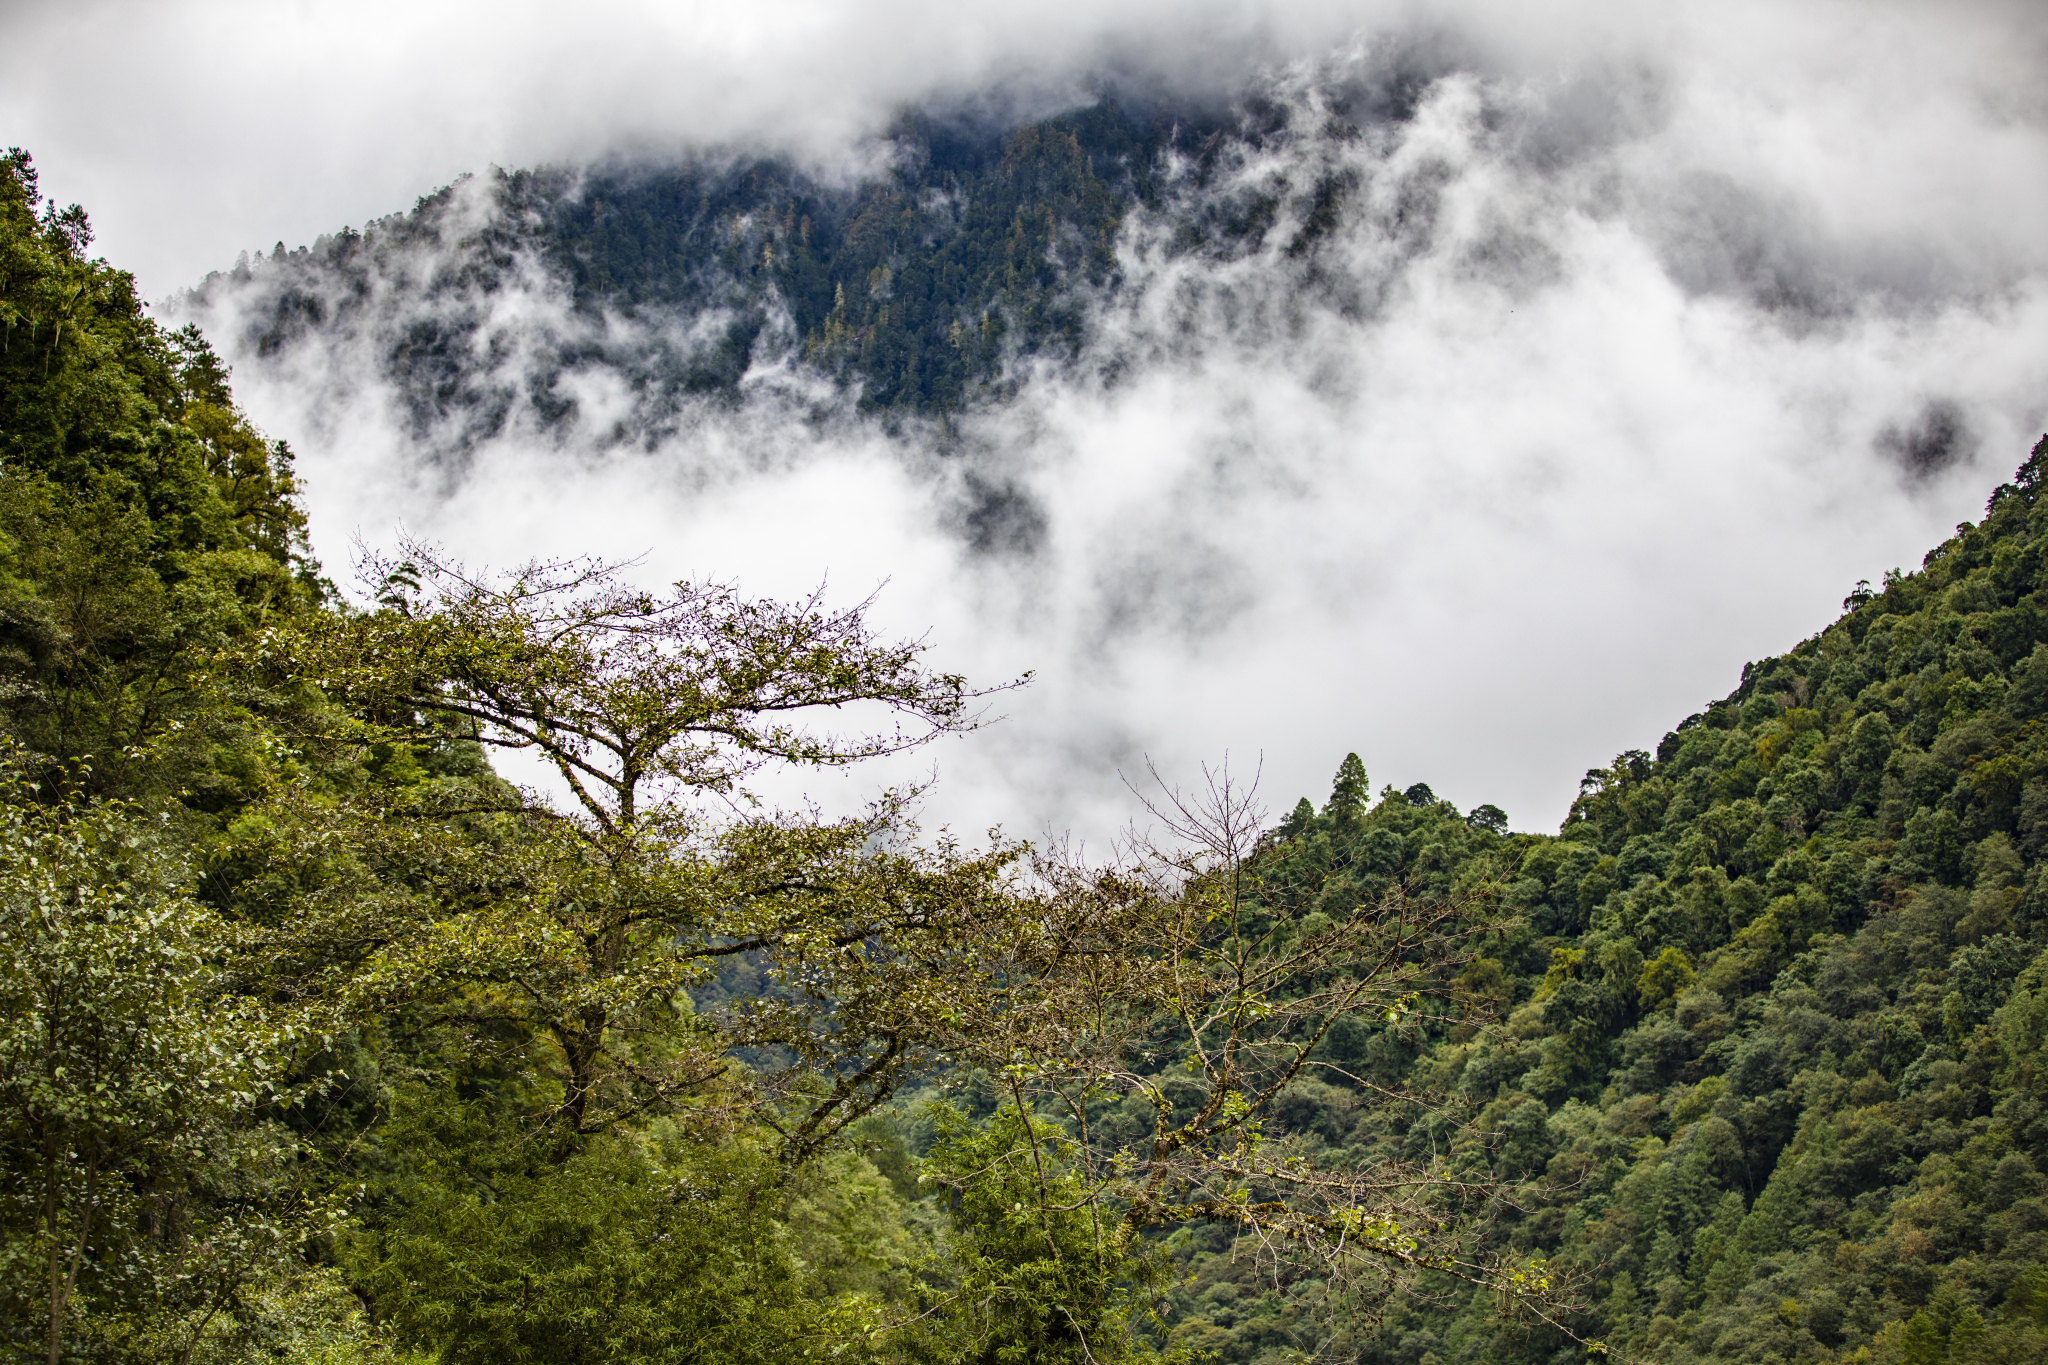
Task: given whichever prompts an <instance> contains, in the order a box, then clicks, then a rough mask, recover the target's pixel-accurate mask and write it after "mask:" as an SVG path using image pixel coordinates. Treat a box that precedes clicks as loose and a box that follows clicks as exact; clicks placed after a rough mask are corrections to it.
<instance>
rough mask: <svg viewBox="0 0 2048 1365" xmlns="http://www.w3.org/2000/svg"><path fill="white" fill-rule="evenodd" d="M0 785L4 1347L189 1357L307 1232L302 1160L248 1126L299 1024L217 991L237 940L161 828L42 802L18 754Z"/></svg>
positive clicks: (107, 812) (313, 1215)
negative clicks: (298, 1171) (0, 791)
mask: <svg viewBox="0 0 2048 1365" xmlns="http://www.w3.org/2000/svg"><path fill="white" fill-rule="evenodd" d="M0 772H4V781H5V784H6V785H5V789H4V797H5V800H4V801H0V1153H4V1161H0V1171H4V1182H5V1183H4V1186H0V1228H4V1230H5V1252H4V1254H0V1277H4V1278H0V1301H4V1302H5V1303H6V1304H7V1306H8V1310H9V1311H8V1312H7V1314H6V1320H7V1322H8V1324H9V1326H8V1327H7V1329H6V1331H7V1336H8V1338H9V1341H8V1345H9V1347H10V1349H12V1350H14V1351H16V1352H18V1353H21V1354H23V1355H33V1356H41V1357H43V1358H45V1359H47V1360H48V1361H49V1362H50V1365H57V1362H58V1361H59V1360H61V1359H65V1358H67V1355H68V1353H69V1351H70V1347H71V1345H72V1343H73V1342H74V1340H75V1338H77V1337H79V1336H80V1335H81V1334H83V1335H85V1336H87V1337H89V1338H92V1339H94V1340H96V1341H97V1349H98V1350H100V1351H102V1352H105V1351H110V1350H111V1351H113V1352H115V1353H116V1354H118V1353H119V1352H120V1351H121V1349H122V1347H121V1344H120V1343H121V1342H122V1341H123V1340H125V1341H127V1343H128V1346H129V1347H131V1348H134V1349H137V1350H138V1351H139V1352H140V1353H142V1354H148V1353H149V1351H150V1350H151V1349H154V1350H156V1351H158V1352H161V1353H162V1354H161V1355H160V1356H159V1358H169V1359H174V1360H178V1361H181V1362H182V1361H189V1360H190V1359H191V1358H192V1356H193V1353H194V1351H195V1350H196V1349H197V1348H198V1347H199V1345H200V1344H201V1342H202V1341H204V1340H205V1339H207V1337H208V1335H209V1332H210V1331H211V1330H212V1329H214V1328H215V1327H216V1326H217V1325H218V1324H221V1323H231V1322H232V1321H233V1314H232V1311H231V1310H233V1309H235V1308H236V1307H237V1305H238V1304H239V1302H240V1300H241V1298H242V1296H243V1294H244V1293H245V1291H246V1290H247V1289H248V1286H249V1284H250V1282H251V1281H252V1280H253V1279H255V1278H258V1277H259V1276H261V1275H263V1274H265V1273H267V1272H270V1271H271V1270H273V1269H274V1268H275V1267H276V1266H277V1265H278V1264H279V1263H280V1262H282V1261H284V1260H286V1259H288V1258H289V1257H290V1256H291V1255H292V1254H293V1253H294V1252H295V1251H296V1250H297V1248H298V1245H299V1243H300V1242H302V1241H303V1240H304V1239H305V1238H306V1236H308V1235H309V1234H310V1233H311V1232H313V1231H315V1230H317V1229H318V1228H319V1227H320V1226H321V1217H322V1215H323V1212H324V1211H323V1210H321V1209H319V1208H318V1207H316V1206H313V1205H310V1204H307V1203H306V1202H305V1201H303V1200H302V1199H300V1198H299V1196H298V1192H297V1191H296V1189H295V1181H294V1179H293V1175H292V1169H291V1168H292V1165H293V1160H294V1157H295V1156H296V1144H295V1143H293V1142H292V1141H291V1140H290V1138H289V1135H288V1134H285V1133H283V1132H282V1130H280V1129H278V1128H277V1127H276V1126H275V1125H273V1124H267V1123H264V1122H262V1121H260V1116H261V1112H262V1110H263V1109H264V1107H265V1106H267V1105H274V1104H277V1103H279V1102H281V1101H286V1102H288V1101H289V1099H290V1098H291V1097H290V1094H289V1092H288V1090H287V1089H286V1088H285V1086H284V1085H283V1081H284V1063H285V1061H286V1059H287V1058H288V1056H289V1054H290V1052H291V1049H292V1046H293V1042H294V1029H293V1027H292V1022H291V1020H290V1017H289V1016H288V1015H284V1016H280V1015H279V1014H277V1013H275V1012H272V1011H267V1010H264V1009H263V1008H262V1007H261V1005H260V1004H259V1003H258V1002H254V1001H224V1000H223V999H221V998H220V997H219V996H218V995H217V993H216V992H215V989H214V985H215V981H216V976H217V972H218V969H219V966H220V963H221V961H222V959H223V958H224V957H225V956H226V955H227V954H229V953H230V952H232V951H233V948H234V946H235V938H236V936H235V934H234V932H233V930H232V929H231V928H230V927H229V926H227V925H225V924H223V923H222V922H221V921H220V920H219V919H218V918H217V917H215V916H214V915H213V914H212V913H211V912H210V911H208V910H206V909H205V908H204V907H202V906H200V905H198V904H197V903H195V902H194V901H192V900H191V899H190V898H189V897H187V896H186V895H184V894H182V893H181V892H180V891H179V890H178V889H177V883H178V882H179V880H180V877H179V872H180V869H179V868H178V867H177V865H176V862H175V860H174V859H172V858H170V857H168V856H166V854H165V853H164V851H163V850H162V848H161V847H160V844H159V840H160V837H161V831H160V830H152V829H151V828H149V826H148V825H147V824H146V823H145V822H143V821H141V820H139V819H138V818H137V817H136V815H135V813H134V812H132V811H130V810H128V809H124V808H123V807H121V806H118V805H114V804H110V803H105V802H86V801H80V800H75V799H73V800H62V801H56V802H51V801H49V800H48V799H47V796H46V794H45V793H42V792H40V791H38V790H37V789H35V788H33V787H31V786H30V785H28V783H27V782H26V781H25V779H24V778H23V777H22V775H21V771H20V763H19V759H18V757H17V756H16V755H13V754H9V755H7V756H6V764H5V768H4V770H0ZM138 1324H139V1325H138ZM110 1333H111V1334H112V1335H111V1336H110V1335H109V1334H110ZM33 1337H39V1338H40V1340H33V1339H32V1338H33Z"/></svg>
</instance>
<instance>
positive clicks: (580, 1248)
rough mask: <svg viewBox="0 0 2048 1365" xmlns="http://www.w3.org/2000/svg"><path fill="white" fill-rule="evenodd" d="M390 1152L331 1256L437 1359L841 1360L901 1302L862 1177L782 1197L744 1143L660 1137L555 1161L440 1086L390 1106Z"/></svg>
mask: <svg viewBox="0 0 2048 1365" xmlns="http://www.w3.org/2000/svg"><path fill="white" fill-rule="evenodd" d="M386 1141H388V1142H389V1143H391V1144H392V1146H393V1147H394V1148H396V1149H398V1150H402V1151H403V1153H404V1156H405V1163H406V1167H407V1174H406V1176H405V1178H404V1181H403V1184H402V1186H401V1188H400V1189H399V1190H397V1191H396V1193H397V1195H398V1196H399V1197H398V1198H397V1200H396V1201H395V1203H394V1205H393V1212H392V1214H391V1216H389V1217H387V1218H381V1219H377V1220H375V1221H374V1222H373V1223H372V1224H371V1226H370V1227H368V1228H366V1229H365V1230H364V1231H362V1232H360V1233H357V1234H355V1235H353V1236H352V1237H351V1238H350V1239H349V1240H348V1241H347V1243H346V1244H345V1249H344V1263H345V1264H346V1265H347V1266H348V1267H349V1268H350V1270H351V1271H352V1272H353V1276H354V1279H355V1282H356V1283H357V1284H359V1285H361V1286H362V1287H363V1289H364V1290H365V1291H366V1292H367V1293H368V1294H370V1295H371V1296H372V1297H373V1298H374V1300H375V1302H376V1303H377V1305H378V1309H379V1312H380V1314H382V1315H384V1316H386V1317H387V1318H388V1320H389V1321H390V1322H391V1323H392V1324H393V1326H394V1327H395V1328H396V1329H397V1330H398V1332H399V1333H400V1334H401V1335H402V1336H404V1337H405V1338H406V1339H408V1340H411V1341H415V1342H418V1343H421V1344H422V1345H423V1346H425V1347H427V1348H428V1349H429V1350H431V1352H432V1354H433V1357H434V1359H436V1360H440V1361H447V1362H451V1365H459V1363H460V1362H468V1361H480V1362H494V1361H565V1360H605V1361H685V1360H687V1361H707V1362H720V1361H735V1362H737V1361H785V1360H786V1361H795V1360H801V1359H803V1358H804V1357H805V1355H806V1353H807V1352H813V1351H817V1350H819V1349H820V1348H821V1347H822V1346H823V1345H824V1344H825V1343H833V1344H835V1345H838V1346H840V1347H842V1350H841V1355H842V1358H846V1356H847V1355H848V1353H847V1352H846V1351H845V1350H844V1349H843V1348H844V1347H845V1346H846V1345H847V1344H848V1343H849V1342H851V1343H855V1344H857V1343H858V1342H859V1340H860V1339H861V1337H862V1336H863V1335H864V1334H865V1333H868V1332H870V1331H872V1330H873V1329H874V1328H875V1327H876V1326H877V1325H878V1324H879V1322H880V1321H881V1315H882V1313H883V1310H884V1308H885V1300H884V1297H883V1293H882V1292H878V1291H881V1290H887V1289H895V1290H897V1292H899V1293H900V1292H901V1286H900V1285H899V1284H891V1283H889V1281H890V1279H891V1277H892V1275H893V1276H894V1277H895V1278H897V1279H899V1280H900V1278H901V1275H900V1266H898V1265H896V1264H894V1263H892V1261H891V1258H890V1255H889V1253H890V1250H891V1247H890V1243H891V1241H892V1240H894V1241H897V1242H899V1243H901V1242H902V1241H903V1237H902V1234H901V1233H900V1232H899V1231H897V1229H898V1227H899V1226H900V1221H901V1211H900V1209H899V1207H898V1206H897V1204H896V1202H895V1200H894V1197H893V1195H892V1194H891V1193H890V1192H889V1189H888V1187H887V1185H886V1184H885V1183H883V1182H881V1181H880V1180H879V1179H878V1178H875V1177H874V1176H873V1173H872V1169H871V1168H869V1169H868V1170H867V1173H866V1177H865V1179H863V1178H862V1177H861V1172H860V1171H858V1170H841V1171H837V1172H828V1173H817V1174H813V1175H811V1176H809V1177H808V1178H806V1179H805V1180H802V1181H799V1182H798V1183H797V1185H796V1186H794V1187H793V1186H791V1185H788V1184H785V1183H784V1182H783V1181H782V1179H781V1175H782V1173H781V1171H780V1170H779V1169H778V1167H777V1166H776V1164H775V1162H774V1161H773V1160H772V1157H771V1155H770V1154H769V1153H767V1152H764V1151H763V1150H761V1149H760V1148H759V1147H758V1146H756V1145H755V1144H753V1143H751V1142H749V1141H747V1140H745V1139H744V1138H743V1137H741V1138H738V1139H737V1140H728V1141H723V1142H706V1141H702V1140H695V1141H693V1140H690V1139H688V1138H686V1137H685V1136H683V1135H681V1134H680V1133H678V1132H676V1131H675V1130H674V1129H672V1128H668V1127H666V1126H656V1127H654V1128H651V1129H647V1130H644V1131H640V1132H622V1133H618V1134H614V1135H610V1136H607V1137H604V1138H600V1139H597V1140H595V1141H592V1142H590V1143H588V1144H586V1145H584V1146H583V1147H582V1148H581V1149H580V1150H578V1151H577V1152H575V1153H574V1154H573V1155H571V1156H570V1157H569V1158H568V1159H567V1160H564V1161H553V1160H549V1159H548V1158H547V1156H546V1154H545V1152H544V1150H543V1149H542V1148H540V1147H538V1146H537V1145H535V1144H533V1143H531V1142H527V1141H522V1140H521V1135H520V1134H519V1132H518V1131H517V1129H516V1128H515V1129H513V1130H512V1131H509V1132H508V1131H507V1129H506V1125H505V1124H504V1123H503V1122H502V1121H499V1120H496V1119H494V1116H492V1115H491V1114H490V1113H489V1112H488V1110H487V1108H486V1107H484V1106H480V1105H479V1104H477V1103H475V1102H465V1101H464V1100H463V1099H462V1098H461V1097H460V1096H459V1095H457V1094H454V1093H450V1092H449V1091H447V1090H445V1089H444V1090H439V1091H412V1092H407V1093H404V1094H402V1095H401V1096H400V1098H399V1101H398V1104H397V1106H396V1110H395V1113H394V1115H393V1118H392V1121H391V1125H390V1128H389V1130H388V1132H387V1135H386ZM835 1176H836V1177H837V1179H834V1177H835ZM803 1193H809V1194H810V1195H811V1198H810V1199H808V1200H806V1199H805V1198H803V1197H802V1194H803ZM821 1195H822V1199H821V1198H820V1196H821ZM821 1204H822V1205H823V1207H822V1208H821V1207H820V1206H821ZM908 1249H909V1248H908V1247H907V1245H904V1246H901V1247H899V1248H898V1250H900V1251H907V1250H908ZM849 1281H850V1282H851V1283H849ZM850 1354H851V1357H852V1358H855V1359H858V1358H860V1357H861V1356H862V1354H863V1352H861V1351H860V1350H858V1349H856V1350H853V1351H852V1352H851V1353H850Z"/></svg>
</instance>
